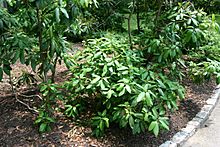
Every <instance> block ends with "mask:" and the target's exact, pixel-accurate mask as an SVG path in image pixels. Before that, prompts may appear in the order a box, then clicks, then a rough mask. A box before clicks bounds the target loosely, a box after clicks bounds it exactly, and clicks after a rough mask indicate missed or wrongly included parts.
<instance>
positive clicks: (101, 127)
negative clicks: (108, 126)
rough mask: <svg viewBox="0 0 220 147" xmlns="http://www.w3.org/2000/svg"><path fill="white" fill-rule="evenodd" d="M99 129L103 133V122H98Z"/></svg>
mask: <svg viewBox="0 0 220 147" xmlns="http://www.w3.org/2000/svg"><path fill="white" fill-rule="evenodd" d="M99 128H100V130H101V131H104V125H103V120H100V123H99Z"/></svg>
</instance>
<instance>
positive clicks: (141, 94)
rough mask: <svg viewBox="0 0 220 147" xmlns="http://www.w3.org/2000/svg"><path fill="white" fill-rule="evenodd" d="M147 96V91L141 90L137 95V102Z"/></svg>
mask: <svg viewBox="0 0 220 147" xmlns="http://www.w3.org/2000/svg"><path fill="white" fill-rule="evenodd" d="M144 98H145V92H141V93H140V94H139V95H138V97H137V103H139V102H140V101H142V100H143V99H144Z"/></svg>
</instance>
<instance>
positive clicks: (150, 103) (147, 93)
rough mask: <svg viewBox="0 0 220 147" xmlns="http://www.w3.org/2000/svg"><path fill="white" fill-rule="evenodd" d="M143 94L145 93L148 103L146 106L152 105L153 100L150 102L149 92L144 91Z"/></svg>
mask: <svg viewBox="0 0 220 147" xmlns="http://www.w3.org/2000/svg"><path fill="white" fill-rule="evenodd" d="M145 95H146V101H147V105H148V106H153V102H152V99H151V96H150V93H149V92H146V93H145Z"/></svg>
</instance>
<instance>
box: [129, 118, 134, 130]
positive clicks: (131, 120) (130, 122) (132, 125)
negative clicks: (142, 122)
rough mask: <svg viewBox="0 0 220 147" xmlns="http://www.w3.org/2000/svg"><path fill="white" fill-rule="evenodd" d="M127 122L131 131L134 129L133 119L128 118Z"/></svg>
mask: <svg viewBox="0 0 220 147" xmlns="http://www.w3.org/2000/svg"><path fill="white" fill-rule="evenodd" d="M128 121H129V125H130V127H131V129H133V128H134V118H133V117H132V116H130V117H129V120H128Z"/></svg>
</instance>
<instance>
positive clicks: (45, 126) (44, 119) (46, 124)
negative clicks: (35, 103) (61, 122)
mask: <svg viewBox="0 0 220 147" xmlns="http://www.w3.org/2000/svg"><path fill="white" fill-rule="evenodd" d="M54 122H55V120H54V119H53V118H52V117H50V116H49V114H48V113H47V112H46V111H40V112H39V116H38V118H37V119H36V120H35V124H36V125H39V132H41V133H43V132H47V131H50V130H51V126H50V125H51V123H54Z"/></svg>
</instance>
